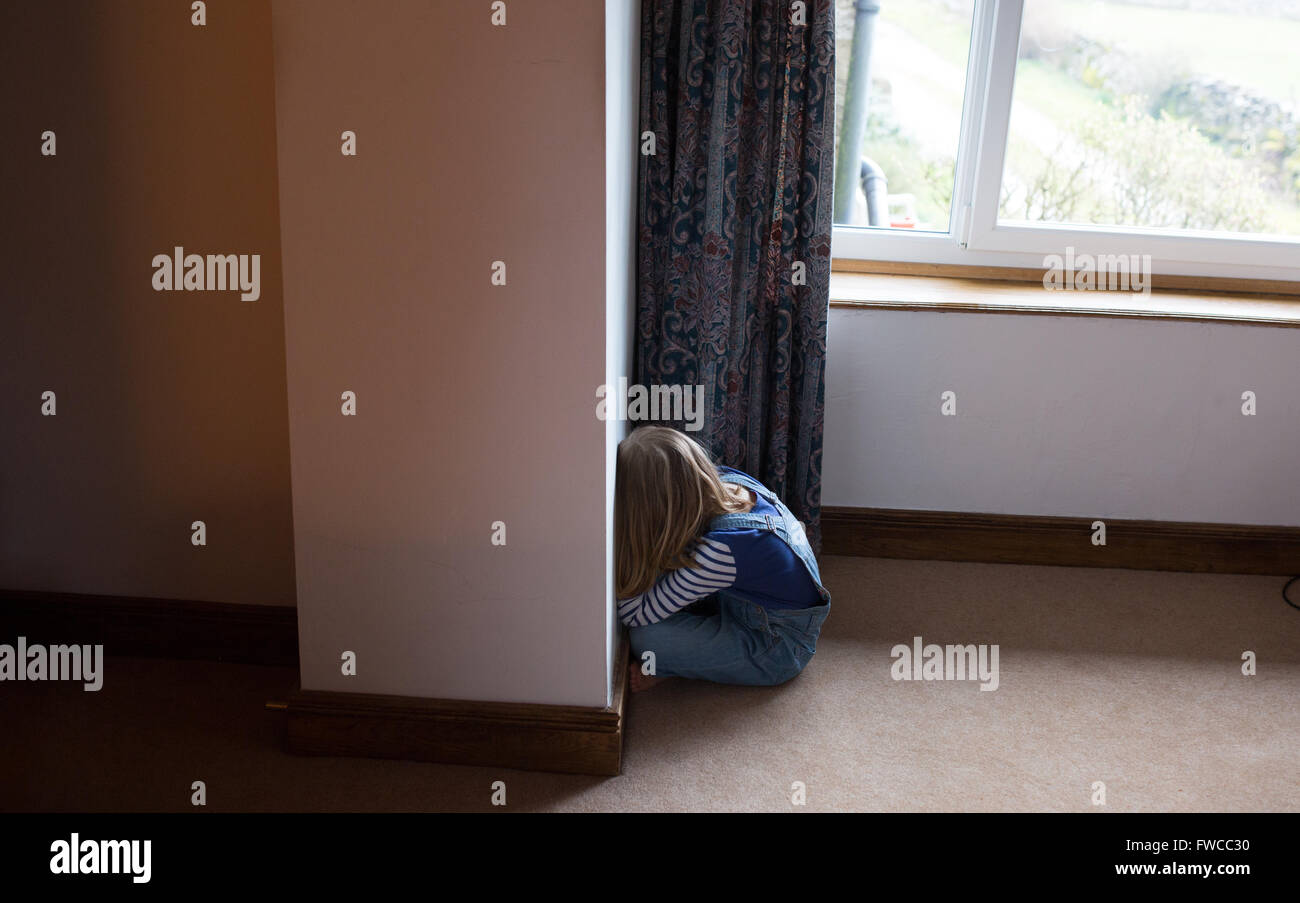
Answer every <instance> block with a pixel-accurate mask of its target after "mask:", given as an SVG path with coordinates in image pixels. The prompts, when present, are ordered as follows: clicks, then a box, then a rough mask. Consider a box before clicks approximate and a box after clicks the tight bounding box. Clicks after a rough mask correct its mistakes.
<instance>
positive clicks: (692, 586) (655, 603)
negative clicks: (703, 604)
mask: <svg viewBox="0 0 1300 903" xmlns="http://www.w3.org/2000/svg"><path fill="white" fill-rule="evenodd" d="M694 557H695V566H694V567H689V568H681V569H679V570H676V571H669V572H668V573H666V574H662V575H660V577H659V579H658V580H656V581H655V585H654V586H652V587H650V588H649V589H648V590H646V591H645V592H643V593H641V594H640V595H639V596H633V597H632V598H631V599H625V600H623V601H621V602H619V603H618V617H619V620H620V621H622V622H623V623H624V624H626V625H627V626H628V627H644V626H646V625H647V624H654V623H655V622H656V621H662V620H663V619H664V618H666V617H668V616H669V615H672V614H675V613H677V612H678V611H681V610H682V609H683V608H685V607H686V606H688V605H690V604H691V603H692V602H698V601H700V600H701V599H703V598H704V597H705V596H710V595H712V594H713V593H716V592H717V591H718V590H720V589H726V588H727V587H729V586H731V585H732V584H733V583H735V582H736V559H735V558H734V557H733V556H732V554H731V549H729V548H728V547H727V544H726V543H724V542H720V541H719V540H716V539H712V538H710V537H708V536H705V537H702V538H701V539H700V542H699V543H698V544H697V545H696V547H695V556H694Z"/></svg>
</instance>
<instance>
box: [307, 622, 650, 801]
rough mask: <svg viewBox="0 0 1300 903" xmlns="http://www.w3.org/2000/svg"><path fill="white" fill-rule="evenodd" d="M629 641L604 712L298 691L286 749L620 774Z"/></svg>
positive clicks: (624, 644)
mask: <svg viewBox="0 0 1300 903" xmlns="http://www.w3.org/2000/svg"><path fill="white" fill-rule="evenodd" d="M627 655H628V651H627V638H626V637H624V638H623V640H622V641H621V642H620V644H619V647H618V654H617V656H616V658H615V661H614V692H613V703H612V704H611V705H610V706H608V707H606V708H584V707H581V706H558V705H535V704H529V703H509V702H472V701H465V700H455V699H421V698H415V697H407V696H377V695H371V694H364V693H334V692H323V691H314V690H301V689H299V690H296V691H294V692H293V693H292V694H290V696H289V699H288V701H287V703H286V704H285V705H284V708H283V711H284V714H285V728H286V730H285V733H286V739H287V746H288V749H289V751H290V752H292V753H297V754H299V755H309V756H361V757H367V758H379V759H411V760H415V761H421V762H442V763H445V764H452V765H492V766H498V767H502V768H518V769H523V770H526V771H553V772H562V773H565V774H586V775H599V776H612V775H617V774H619V773H620V771H621V770H622V764H623V723H624V722H623V713H624V711H625V709H626V706H627V696H628V685H627Z"/></svg>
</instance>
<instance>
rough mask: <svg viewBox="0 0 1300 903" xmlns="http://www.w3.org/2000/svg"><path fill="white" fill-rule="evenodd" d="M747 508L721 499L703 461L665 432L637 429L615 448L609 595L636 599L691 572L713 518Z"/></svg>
mask: <svg viewBox="0 0 1300 903" xmlns="http://www.w3.org/2000/svg"><path fill="white" fill-rule="evenodd" d="M750 507H751V505H750V503H749V502H748V501H747V500H742V499H739V498H737V497H736V496H734V495H732V494H731V493H730V492H728V491H727V487H726V484H725V483H724V482H723V481H722V479H721V478H720V477H719V476H718V470H717V468H716V467H714V466H713V462H712V461H711V460H710V459H709V455H708V453H707V452H706V451H705V450H704V449H703V448H701V447H700V445H699V443H697V442H696V441H695V440H694V439H692V438H691V437H690V436H687V435H686V434H685V433H682V432H678V431H677V430H675V429H670V428H669V427H666V426H643V427H640V428H638V429H635V430H633V431H632V433H631V435H629V436H628V437H627V438H626V439H624V440H623V441H622V442H620V443H619V445H618V463H617V465H616V467H615V488H614V562H615V579H614V592H615V595H616V596H617V597H618V598H619V599H628V598H631V597H632V596H635V595H637V594H639V593H643V592H645V591H646V590H648V589H649V588H650V587H651V586H653V585H654V582H655V580H656V579H658V577H659V575H660V574H661V573H663V572H664V571H674V570H677V569H678V568H684V567H690V566H692V565H694V564H695V561H694V560H693V559H692V558H691V552H692V551H693V547H694V545H695V542H696V540H698V539H699V538H700V536H701V535H702V534H703V533H704V532H705V530H706V529H707V528H708V525H709V521H711V520H713V518H714V517H716V516H718V515H719V514H725V513H728V512H733V511H748V510H749V508H750Z"/></svg>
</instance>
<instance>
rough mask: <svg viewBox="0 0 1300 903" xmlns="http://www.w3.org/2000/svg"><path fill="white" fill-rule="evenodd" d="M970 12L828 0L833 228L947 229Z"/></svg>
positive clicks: (935, 2) (951, 5) (930, 1)
mask: <svg viewBox="0 0 1300 903" xmlns="http://www.w3.org/2000/svg"><path fill="white" fill-rule="evenodd" d="M973 12H974V0H836V9H835V23H836V46H835V55H836V79H835V147H836V164H835V165H836V170H835V180H836V188H835V192H836V193H835V217H834V219H835V222H836V223H837V224H840V225H855V226H879V227H882V228H893V229H913V230H923V231H934V232H947V231H948V221H949V214H950V212H951V208H952V190H953V176H954V171H955V161H956V156H957V135H958V132H959V130H960V128H961V111H962V103H963V101H964V99H965V93H966V57H967V54H968V53H969V51H970V37H971V16H972V14H973ZM846 121H847V122H848V123H849V128H847V129H846V128H845V122H846ZM855 121H856V122H857V123H858V125H859V126H860V127H861V128H860V132H857V134H855V131H857V130H855V129H854V128H853V123H854V122H855ZM855 137H856V138H859V139H860V140H858V141H857V142H856V147H855V146H854V144H855V142H854V138H855ZM869 199H870V202H869Z"/></svg>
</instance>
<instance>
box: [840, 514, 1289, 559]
mask: <svg viewBox="0 0 1300 903" xmlns="http://www.w3.org/2000/svg"><path fill="white" fill-rule="evenodd" d="M1096 520H1101V521H1103V522H1104V523H1105V524H1106V545H1104V546H1095V545H1093V544H1092V534H1093V528H1092V524H1093V522H1094V521H1096ZM821 527H822V553H823V554H826V555H862V556H869V557H874V558H922V559H933V560H940V561H982V562H991V563H999V564H1048V565H1062V566H1067V567H1104V568H1128V569H1138V570H1153V571H1192V572H1199V573H1216V574H1271V575H1294V574H1300V527H1272V526H1252V525H1247V524H1204V523H1184V522H1177V521H1148V520H1113V519H1109V518H1083V517H1030V516H1024V515H1015V514H978V513H967V512H961V511H909V510H903V509H896V508H848V507H826V508H822V514H821Z"/></svg>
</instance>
